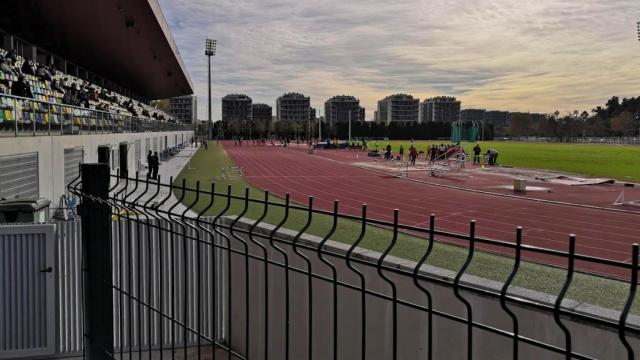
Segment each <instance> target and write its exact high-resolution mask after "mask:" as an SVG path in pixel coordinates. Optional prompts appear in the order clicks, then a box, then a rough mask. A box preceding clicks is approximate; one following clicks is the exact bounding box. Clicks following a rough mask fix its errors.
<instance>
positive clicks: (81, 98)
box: [0, 49, 172, 121]
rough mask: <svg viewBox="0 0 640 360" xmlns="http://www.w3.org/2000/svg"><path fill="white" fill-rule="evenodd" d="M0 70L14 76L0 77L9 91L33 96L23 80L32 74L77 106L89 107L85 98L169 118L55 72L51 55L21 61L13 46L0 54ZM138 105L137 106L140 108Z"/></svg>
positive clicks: (108, 107) (98, 106) (116, 109)
mask: <svg viewBox="0 0 640 360" xmlns="http://www.w3.org/2000/svg"><path fill="white" fill-rule="evenodd" d="M0 72H1V73H3V74H5V75H11V76H15V77H17V80H14V81H11V80H9V79H6V78H5V79H3V80H0V85H3V86H4V87H6V88H8V89H9V92H10V94H11V95H14V96H19V97H23V98H31V99H32V98H34V94H33V91H32V88H31V84H30V83H29V81H28V80H27V76H28V75H30V76H35V77H37V80H38V81H41V82H47V81H48V82H50V84H51V90H53V91H55V92H57V93H59V94H62V103H63V104H65V105H72V106H77V107H84V108H87V109H88V108H90V107H91V105H90V103H89V101H93V102H94V103H98V104H96V105H95V109H96V110H102V111H112V110H113V111H114V112H116V113H119V112H120V109H119V108H121V109H124V110H126V111H127V112H129V113H130V115H131V116H136V117H138V116H142V117H148V118H152V119H155V120H159V121H163V120H169V121H171V120H172V119H169V118H168V117H165V115H164V114H163V113H161V112H159V111H154V110H153V109H151V110H149V109H147V108H148V106H144V105H143V104H142V103H141V102H134V100H131V99H128V100H124V101H123V100H121V99H120V97H119V96H118V95H116V94H115V93H113V92H111V91H109V90H107V89H103V88H100V87H98V86H95V85H93V84H91V83H90V82H89V81H87V80H79V81H74V80H72V78H71V77H68V76H65V75H57V74H58V72H57V70H56V66H55V61H54V58H53V57H52V56H49V57H48V58H47V61H46V64H40V63H36V62H35V61H33V60H24V61H22V62H21V60H20V59H19V57H18V55H17V53H16V51H15V49H14V50H10V51H8V52H7V53H6V54H5V55H4V56H3V57H0ZM100 100H103V101H102V102H100ZM140 109H141V110H140Z"/></svg>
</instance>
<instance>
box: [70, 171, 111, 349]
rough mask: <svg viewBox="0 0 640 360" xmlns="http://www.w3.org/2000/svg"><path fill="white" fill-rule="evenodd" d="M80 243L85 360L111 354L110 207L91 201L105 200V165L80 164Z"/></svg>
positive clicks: (107, 189)
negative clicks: (85, 342) (81, 246)
mask: <svg viewBox="0 0 640 360" xmlns="http://www.w3.org/2000/svg"><path fill="white" fill-rule="evenodd" d="M81 172H82V193H83V194H86V195H87V196H83V197H82V204H81V205H80V207H79V209H78V210H79V214H80V216H81V217H82V243H83V247H84V264H83V266H84V268H85V272H84V276H83V278H84V279H83V280H84V281H83V287H84V293H85V298H84V319H85V320H84V321H85V333H86V334H87V339H88V340H87V354H88V355H89V359H105V358H107V357H108V354H113V289H112V282H111V279H112V269H111V256H109V254H110V253H111V207H110V206H109V205H108V204H106V203H103V202H99V201H96V200H94V199H100V200H106V199H108V197H109V180H110V178H109V165H107V164H82V167H81Z"/></svg>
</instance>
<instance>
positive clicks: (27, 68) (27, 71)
mask: <svg viewBox="0 0 640 360" xmlns="http://www.w3.org/2000/svg"><path fill="white" fill-rule="evenodd" d="M21 71H22V74H23V75H35V74H36V69H35V68H34V66H33V63H32V62H31V61H26V60H25V62H23V63H22V69H21Z"/></svg>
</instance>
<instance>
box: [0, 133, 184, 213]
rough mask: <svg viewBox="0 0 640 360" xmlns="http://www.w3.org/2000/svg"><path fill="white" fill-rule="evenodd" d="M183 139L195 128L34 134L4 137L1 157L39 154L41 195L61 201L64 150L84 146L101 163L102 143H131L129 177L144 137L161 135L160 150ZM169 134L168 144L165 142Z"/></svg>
mask: <svg viewBox="0 0 640 360" xmlns="http://www.w3.org/2000/svg"><path fill="white" fill-rule="evenodd" d="M176 135H177V142H178V143H180V142H181V141H182V137H184V141H185V142H188V141H189V139H191V137H192V136H193V131H171V132H154V133H122V134H95V135H68V136H33V137H8V138H0V156H5V155H14V154H25V153H33V152H37V153H38V178H39V193H40V197H44V198H47V199H49V200H51V201H52V202H53V203H54V204H57V202H58V200H59V199H60V197H61V196H62V195H64V193H65V184H64V149H68V148H74V147H79V146H81V147H82V148H83V149H84V162H85V163H96V162H98V146H104V145H110V146H111V148H112V149H118V146H119V145H120V143H124V142H127V143H128V144H129V146H130V148H129V152H128V169H129V174H130V175H129V176H130V177H133V176H135V169H136V158H135V141H136V140H138V139H140V140H141V141H142V142H144V141H145V139H147V138H150V139H153V138H158V144H159V149H160V150H163V149H165V146H166V147H172V146H176V145H178V144H177V143H176ZM165 136H166V144H165ZM146 156H147V154H146V153H145V154H142V162H146Z"/></svg>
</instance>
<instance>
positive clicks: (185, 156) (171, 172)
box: [116, 146, 200, 216]
mask: <svg viewBox="0 0 640 360" xmlns="http://www.w3.org/2000/svg"><path fill="white" fill-rule="evenodd" d="M199 149H200V148H199V147H194V146H188V147H186V148H184V149H182V150H181V151H180V152H179V153H178V154H176V155H174V156H172V157H170V158H169V159H167V160H165V161H160V167H159V168H158V175H159V176H160V182H161V184H164V185H169V184H170V181H171V180H172V179H176V178H177V177H178V175H180V172H182V169H184V168H185V167H187V166H189V162H190V161H191V158H192V157H193V155H194V154H195V153H196V152H197V151H198V150H199ZM148 172H149V171H148V170H147V169H145V170H144V171H141V172H140V173H139V175H138V176H139V179H141V180H142V179H147V174H148ZM155 182H156V180H153V179H151V180H150V183H149V184H148V186H147V184H146V183H144V182H140V183H138V187H137V189H136V185H135V183H134V184H131V183H129V184H127V191H126V194H127V198H128V199H130V201H132V200H133V199H137V201H136V203H137V204H146V203H147V202H148V203H149V204H148V206H154V204H160V203H162V205H161V206H160V209H161V210H169V209H172V210H171V212H172V213H173V214H182V213H184V211H185V210H186V209H187V208H186V206H184V205H183V204H180V203H178V199H177V198H176V197H175V195H174V194H171V196H170V197H169V198H168V199H167V200H166V201H164V202H163V200H164V199H165V198H167V196H169V187H168V186H160V188H159V189H158V186H157V185H155ZM123 187H124V186H119V187H118V189H122V188H123ZM116 192H118V191H116ZM124 194H125V192H124V191H123V192H122V193H121V194H120V195H121V197H122V196H123V195H124ZM138 198H139V199H138ZM185 215H187V216H195V215H197V214H196V213H194V212H192V211H189V212H187V213H186V214H185Z"/></svg>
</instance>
